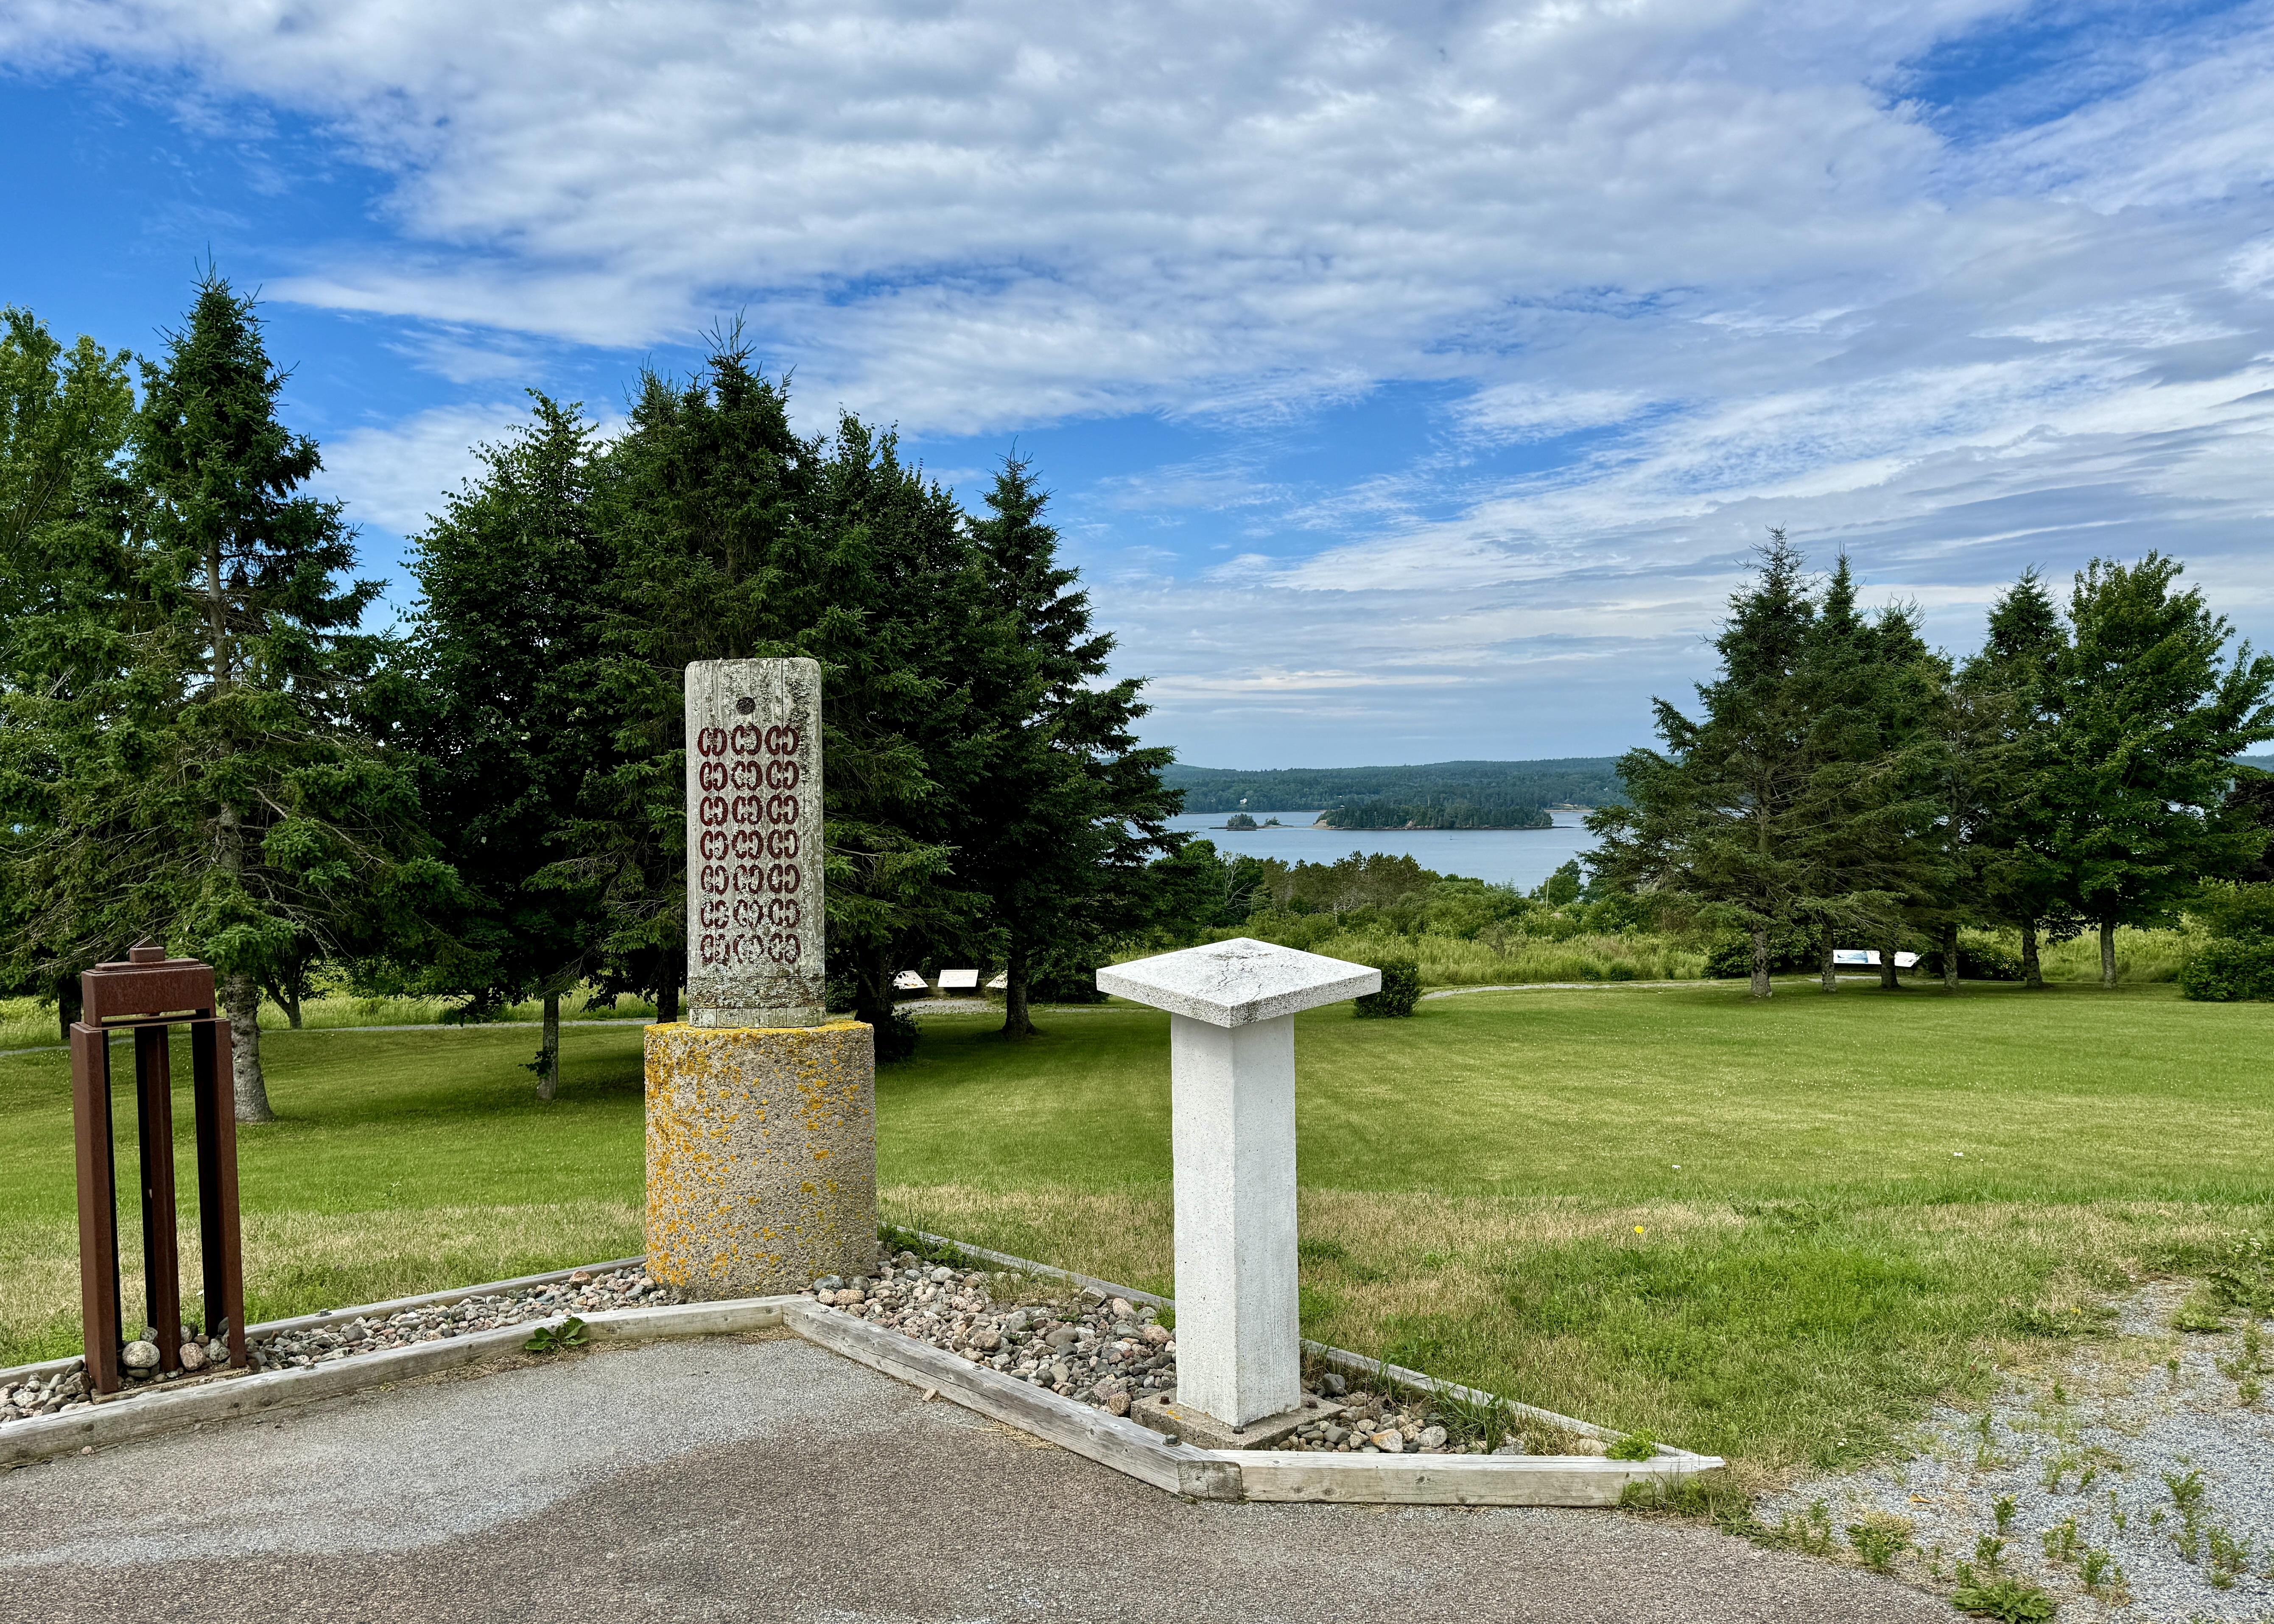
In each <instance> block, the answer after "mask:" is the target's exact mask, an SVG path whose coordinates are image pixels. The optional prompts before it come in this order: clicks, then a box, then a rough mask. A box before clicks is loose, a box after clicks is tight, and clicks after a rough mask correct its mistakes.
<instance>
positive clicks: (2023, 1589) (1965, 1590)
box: [1950, 1578, 2059, 1624]
mask: <svg viewBox="0 0 2274 1624" xmlns="http://www.w3.org/2000/svg"><path fill="white" fill-rule="evenodd" d="M1950 1605H1952V1606H1954V1607H1955V1608H1957V1609H1958V1610H1959V1611H1960V1612H1961V1613H1972V1614H1973V1615H1974V1616H1975V1617H1977V1618H1983V1619H1995V1620H1998V1624H2051V1620H2052V1619H2053V1618H2054V1616H2055V1615H2056V1614H2057V1613H2059V1606H2058V1605H2056V1604H2055V1602H2054V1601H2053V1598H2052V1597H2050V1596H2048V1595H2046V1594H2045V1593H2044V1591H2043V1590H2039V1589H2038V1588H2037V1586H2036V1585H2034V1584H2031V1583H2029V1581H2028V1580H2026V1579H2015V1578H1998V1579H1992V1580H1990V1581H1989V1582H1987V1583H1984V1582H1983V1581H1981V1580H1979V1579H1976V1580H1975V1581H1974V1582H1973V1583H1968V1584H1962V1585H1960V1586H1959V1587H1958V1589H1957V1590H1955V1591H1954V1592H1953V1593H1952V1595H1951V1598H1950Z"/></svg>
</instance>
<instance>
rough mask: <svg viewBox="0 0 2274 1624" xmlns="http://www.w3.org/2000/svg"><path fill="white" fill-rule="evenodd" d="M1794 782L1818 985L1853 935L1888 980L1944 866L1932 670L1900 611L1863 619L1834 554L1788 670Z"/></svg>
mask: <svg viewBox="0 0 2274 1624" xmlns="http://www.w3.org/2000/svg"><path fill="white" fill-rule="evenodd" d="M1793 683H1794V688H1795V691H1796V698H1795V705H1796V711H1797V712H1798V714H1799V716H1800V718H1801V726H1802V728H1803V733H1802V741H1801V750H1800V754H1801V762H1800V769H1799V770H1800V771H1801V772H1803V774H1804V786H1803V790H1802V792H1801V794H1800V799H1799V806H1798V810H1797V813H1796V816H1795V817H1794V819H1793V820H1792V821H1793V825H1794V832H1793V835H1792V842H1793V846H1794V850H1795V852H1796V856H1797V857H1798V859H1799V860H1800V861H1799V873H1800V874H1801V875H1802V876H1803V884H1802V886H1801V888H1800V893H1799V895H1798V896H1797V897H1796V900H1795V902H1794V912H1795V914H1796V917H1797V918H1798V919H1799V920H1800V921H1802V922H1803V923H1805V924H1806V925H1807V926H1808V927H1809V928H1810V932H1811V936H1812V938H1813V940H1814V943H1815V946H1816V951H1817V967H1818V977H1819V984H1820V985H1821V986H1822V988H1823V989H1824V990H1825V991H1826V992H1836V991H1837V990H1838V989H1839V980H1838V977H1837V975H1836V974H1834V959H1833V952H1834V947H1835V945H1836V944H1837V940H1838V937H1839V936H1841V934H1843V933H1854V934H1856V935H1859V936H1863V937H1864V939H1866V940H1870V941H1874V942H1877V943H1878V944H1879V946H1880V949H1881V951H1880V966H1881V984H1882V985H1883V986H1888V987H1892V986H1893V985H1894V979H1893V977H1894V968H1895V965H1894V948H1895V937H1896V936H1897V935H1898V934H1899V932H1900V929H1901V925H1902V923H1903V921H1904V918H1905V911H1906V909H1908V908H1909V907H1912V906H1916V905H1917V904H1918V903H1920V902H1921V901H1922V900H1923V899H1924V898H1926V897H1927V896H1929V895H1930V894H1931V890H1932V888H1933V886H1934V883H1935V882H1936V881H1937V879H1938V878H1939V876H1940V874H1941V871H1942V864H1941V862H1940V861H1939V854H1938V851H1937V848H1936V846H1935V843H1934V840H1933V838H1932V835H1933V831H1934V827H1935V823H1936V808H1935V806H1934V802H1933V798H1932V785H1933V773H1934V759H1935V750H1934V748H1933V747H1934V740H1933V735H1932V733H1931V718H1932V717H1933V715H1934V710H1935V706H1936V703H1937V701H1938V697H1939V684H1938V666H1937V664H1936V661H1935V659H1934V658H1933V656H1932V655H1931V653H1930V652H1929V650H1927V649H1926V647H1925V645H1924V643H1922V642H1921V641H1920V640H1919V637H1918V634H1917V628H1916V622H1915V620H1914V617H1913V616H1912V615H1911V614H1910V613H1909V611H1907V610H1904V609H1901V608H1891V609H1888V610H1885V611H1882V612H1881V613H1879V615H1877V616H1876V617H1872V616H1866V615H1865V614H1864V613H1863V612H1862V610H1861V609H1860V608H1859V607H1858V605H1857V603H1856V581H1855V574H1854V571H1853V569H1852V568H1851V567H1850V566H1849V561H1848V560H1847V559H1846V558H1845V557H1842V558H1841V560H1839V562H1838V563H1837V565H1836V566H1835V567H1834V570H1833V573H1832V575H1831V577H1830V579H1829V580H1827V581H1826V583H1825V586H1824V590H1823V593H1822V596H1821V598H1820V599H1819V600H1818V604H1817V610H1816V613H1815V616H1814V618H1813V619H1812V620H1811V622H1810V623H1809V626H1808V629H1807V635H1806V639H1805V644H1804V650H1803V656H1802V658H1801V660H1800V662H1799V664H1798V665H1797V667H1796V671H1795V673H1794V678H1793Z"/></svg>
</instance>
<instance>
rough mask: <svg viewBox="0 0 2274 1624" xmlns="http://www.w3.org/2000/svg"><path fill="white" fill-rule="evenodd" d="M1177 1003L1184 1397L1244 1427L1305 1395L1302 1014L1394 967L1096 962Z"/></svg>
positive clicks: (1271, 954) (1366, 989)
mask: <svg viewBox="0 0 2274 1624" xmlns="http://www.w3.org/2000/svg"><path fill="white" fill-rule="evenodd" d="M1097 984H1098V986H1099V987H1100V988H1101V989H1103V990H1104V991H1106V992H1110V993H1115V994H1118V995H1119V996H1122V997H1125V998H1133V999H1135V1000H1136V1001H1137V1002H1139V1003H1141V1004H1151V1005H1152V1006H1153V1007H1154V1008H1156V1009H1163V1010H1166V1011H1169V1013H1170V1015H1171V1020H1170V1023H1169V1076H1170V1088H1171V1139H1172V1156H1173V1162H1174V1173H1175V1181H1176V1182H1175V1197H1176V1222H1177V1293H1176V1295H1177V1402H1178V1406H1179V1407H1180V1408H1190V1409H1193V1410H1201V1411H1202V1412H1203V1413H1204V1414H1207V1415H1209V1416H1212V1417H1215V1418H1216V1419H1217V1420H1219V1421H1222V1422H1224V1423H1227V1424H1228V1425H1231V1426H1234V1427H1239V1426H1245V1425H1246V1424H1247V1423H1249V1422H1251V1421H1255V1420H1260V1419H1261V1418H1262V1417H1266V1416H1276V1415H1280V1414H1283V1413H1284V1412H1285V1411H1288V1410H1293V1409H1295V1408H1297V1407H1298V1406H1299V1405H1300V1404H1301V1403H1302V1402H1303V1352H1302V1319H1301V1314H1300V1312H1299V1302H1298V1296H1297V1274H1296V1258H1295V1020H1294V1016H1295V1012H1296V1011H1299V1010H1306V1009H1310V1008H1314V1007H1315V1006H1316V1005H1319V1004H1333V1003H1338V1002H1340V1001H1341V1000H1342V999H1344V998H1351V997H1356V996H1359V995H1361V994H1364V993H1370V992H1378V991H1380V990H1381V988H1382V973H1381V972H1380V971H1378V970H1373V969H1369V968H1367V966H1364V965H1354V964H1348V963H1345V962H1344V961H1343V960H1341V959H1328V958H1324V957H1322V956H1321V955H1319V954H1317V953H1304V952H1298V951H1295V950H1294V949H1292V948H1286V947H1277V946H1274V945H1273V944H1269V943H1267V942H1252V941H1247V940H1245V939H1242V940H1237V941H1231V942H1218V943H1215V944H1210V945H1209V946H1207V947H1196V948H1189V949H1187V950H1186V951H1183V952H1178V953H1164V954H1163V955H1161V956H1160V957H1159V958H1156V959H1140V960H1138V961H1136V962H1135V963H1133V964H1125V965H1115V966H1111V967H1110V968H1108V969H1103V970H1100V971H1099V972H1098V973H1097Z"/></svg>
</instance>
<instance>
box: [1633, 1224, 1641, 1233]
mask: <svg viewBox="0 0 2274 1624" xmlns="http://www.w3.org/2000/svg"><path fill="white" fill-rule="evenodd" d="M1635 1233H1636V1234H1637V1235H1640V1234H1641V1233H1642V1225H1640V1224H1637V1225H1635Z"/></svg>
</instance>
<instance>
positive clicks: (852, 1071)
mask: <svg viewBox="0 0 2274 1624" xmlns="http://www.w3.org/2000/svg"><path fill="white" fill-rule="evenodd" d="M646 1049H647V1243H648V1269H649V1272H650V1273H651V1274H654V1275H655V1276H656V1278H658V1279H659V1280H662V1281H664V1282H667V1283H668V1284H671V1285H674V1286H676V1287H678V1288H679V1289H681V1290H683V1291H686V1292H687V1293H689V1295H690V1296H694V1297H752V1296H763V1295H765V1294H767V1293H770V1292H778V1291H793V1290H801V1289H804V1288H805V1287H806V1286H809V1285H810V1284H811V1283H812V1282H813V1280H814V1278H815V1277H816V1276H817V1275H821V1274H846V1275H852V1274H864V1273H866V1272H868V1271H869V1270H870V1269H871V1268H872V1267H875V1264H876V1252H877V1212H876V1201H877V1137H876V1063H875V1049H874V1034H873V1032H872V1031H871V1029H870V1027H869V1026H866V1025H865V1024H863V1023H862V1022H859V1021H840V1022H835V1023H832V1025H829V1026H787V1027H755V1028H753V1027H742V1028H738V1027H697V1026H686V1025H683V1024H680V1023H673V1024H671V1025H668V1026H650V1027H649V1028H647V1033H646ZM801 1153H802V1154H801ZM818 1161H825V1162H828V1163H829V1165H830V1168H831V1169H832V1177H830V1178H828V1179H827V1180H826V1181H825V1184H824V1185H823V1186H817V1185H816V1184H814V1183H813V1182H812V1181H811V1180H810V1179H806V1178H801V1177H799V1176H798V1175H797V1174H796V1173H794V1172H793V1171H792V1169H793V1168H795V1167H801V1166H803V1167H810V1166H811V1165H812V1164H813V1163H814V1162H818Z"/></svg>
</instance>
